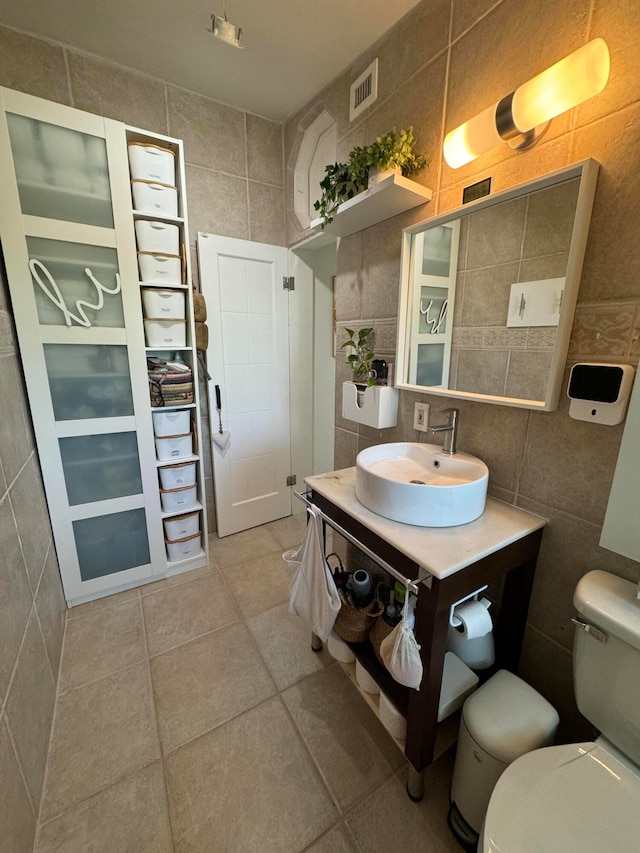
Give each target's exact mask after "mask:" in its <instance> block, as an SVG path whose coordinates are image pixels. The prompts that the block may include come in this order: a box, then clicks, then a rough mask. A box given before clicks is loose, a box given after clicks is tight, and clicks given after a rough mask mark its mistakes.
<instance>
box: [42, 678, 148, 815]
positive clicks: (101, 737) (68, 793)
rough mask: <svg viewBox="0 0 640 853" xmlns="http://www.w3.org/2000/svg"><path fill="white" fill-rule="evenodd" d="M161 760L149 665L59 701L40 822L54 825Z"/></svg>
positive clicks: (75, 692)
mask: <svg viewBox="0 0 640 853" xmlns="http://www.w3.org/2000/svg"><path fill="white" fill-rule="evenodd" d="M159 757H160V747H159V744H158V734H157V728H156V721H155V711H154V708H153V698H152V694H151V679H150V676H149V669H148V665H147V664H146V663H144V664H142V663H140V664H134V665H133V666H130V667H128V668H127V669H121V670H120V671H119V672H116V673H115V674H114V675H109V676H107V677H106V678H101V679H99V680H98V681H94V682H92V683H91V684H87V685H85V686H84V687H80V688H78V689H77V690H70V691H68V692H67V693H64V694H62V696H60V697H58V702H57V706H56V718H55V723H54V727H53V732H52V736H51V747H50V750H49V761H48V767H47V781H46V787H45V791H44V795H43V800H42V809H41V812H40V820H41V821H42V822H43V823H46V822H47V821H49V820H51V819H52V818H54V817H56V816H57V815H59V814H61V813H62V812H64V811H66V810H67V809H69V808H71V806H74V805H76V804H77V803H79V802H81V801H82V800H85V799H87V798H88V797H91V796H93V795H94V794H97V793H98V792H99V791H102V790H104V789H106V788H107V787H108V786H109V785H113V784H114V783H115V782H118V781H119V780H120V779H123V778H124V777H125V776H128V775H129V774H131V773H134V772H135V771H136V770H140V769H141V768H142V767H144V766H145V765H147V764H150V763H151V762H152V761H154V760H155V759H157V758H159Z"/></svg>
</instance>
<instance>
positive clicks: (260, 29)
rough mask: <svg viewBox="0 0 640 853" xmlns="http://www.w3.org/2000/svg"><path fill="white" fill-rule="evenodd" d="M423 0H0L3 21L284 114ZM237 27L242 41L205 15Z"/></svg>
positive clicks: (269, 113)
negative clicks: (230, 40)
mask: <svg viewBox="0 0 640 853" xmlns="http://www.w3.org/2000/svg"><path fill="white" fill-rule="evenodd" d="M418 2H420V0H393V2H389V0H267V2H265V0H226V4H225V3H224V2H223V0H106V2H96V0H93V2H92V0H20V2H16V0H0V23H2V24H5V25H6V26H8V27H13V28H14V29H18V30H22V31H23V32H26V33H31V34H33V35H37V36H45V37H47V38H51V39H55V40H56V41H60V42H63V43H65V44H67V45H70V46H71V47H75V48H79V49H80V50H84V51H87V52H89V53H93V54H96V55H98V56H102V57H104V58H105V59H109V60H111V61H113V62H117V63H119V64H121V65H125V66H127V67H129V68H135V69H137V70H139V71H144V72H145V73H147V74H150V75H152V76H153V77H159V78H161V79H163V80H166V81H168V82H170V83H175V84H177V85H178V86H183V87H185V88H187V89H191V90H193V91H195V92H199V93H201V94H203V95H208V96H209V97H211V98H215V99H216V100H218V101H223V102H225V103H227V104H232V105H233V106H236V107H240V108H241V109H244V110H247V111H249V112H253V113H257V114H258V115H262V116H265V117H267V118H271V119H273V120H275V121H283V120H284V119H285V118H287V116H289V115H290V114H291V113H292V112H295V111H296V110H297V109H299V108H300V107H302V106H303V105H304V104H305V103H306V102H307V101H308V100H309V99H310V98H312V97H313V95H314V94H315V93H316V92H318V91H319V90H320V89H322V88H323V87H324V86H325V85H326V84H327V83H329V82H330V81H331V80H332V79H333V78H334V77H336V76H337V75H338V74H339V73H340V72H341V71H342V70H344V69H345V68H346V67H347V66H348V65H349V64H350V62H351V61H352V60H354V59H355V58H356V57H357V56H358V55H359V54H360V53H361V52H362V51H363V50H364V49H365V48H367V47H368V46H369V45H370V44H372V43H373V42H374V41H375V40H376V39H377V38H378V37H379V36H381V35H382V34H383V33H385V32H386V31H387V30H388V29H389V28H390V27H391V26H393V24H394V23H395V22H396V21H398V20H399V19H400V18H401V17H403V16H404V15H405V14H406V13H407V12H408V11H409V10H410V9H411V8H412V7H413V6H416V5H417V4H418ZM225 5H226V12H227V17H228V19H229V21H230V22H232V23H233V24H235V25H237V26H240V27H242V31H243V33H242V40H241V41H242V43H243V44H244V46H245V50H237V49H235V48H233V47H230V46H229V45H227V44H224V43H223V42H221V41H219V40H218V39H216V38H214V37H213V36H212V35H211V33H210V32H207V28H210V26H211V21H210V16H211V14H212V13H213V12H215V13H216V14H217V15H221V14H222V13H223V9H224V6H225Z"/></svg>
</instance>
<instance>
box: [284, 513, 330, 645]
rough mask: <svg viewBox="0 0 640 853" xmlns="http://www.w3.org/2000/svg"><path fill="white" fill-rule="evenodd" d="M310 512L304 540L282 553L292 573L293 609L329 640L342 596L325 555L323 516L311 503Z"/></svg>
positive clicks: (315, 631) (290, 601)
mask: <svg viewBox="0 0 640 853" xmlns="http://www.w3.org/2000/svg"><path fill="white" fill-rule="evenodd" d="M307 512H308V513H309V518H308V524H307V531H306V533H305V537H304V539H303V540H302V544H301V545H300V547H299V548H298V549H297V550H295V549H294V550H292V551H285V552H284V554H283V555H282V559H283V560H284V561H285V563H286V564H287V566H288V567H289V571H290V573H291V575H292V577H291V585H290V587H289V589H290V597H289V613H293V614H296V615H298V616H300V618H301V619H304V621H305V622H306V623H307V625H308V626H309V628H311V630H312V631H313V633H314V634H317V636H318V637H320V639H321V640H323V641H324V642H326V641H327V639H328V638H329V634H330V633H331V631H332V630H333V625H334V622H335V621H336V616H337V615H338V611H339V610H340V596H339V595H338V589H337V587H336V585H335V582H334V580H333V575H332V574H331V570H330V569H329V565H328V563H327V561H326V559H325V556H324V550H323V547H322V532H321V521H320V516H319V515H318V514H317V513H316V512H315V511H314V510H313V509H312V508H311V507H307Z"/></svg>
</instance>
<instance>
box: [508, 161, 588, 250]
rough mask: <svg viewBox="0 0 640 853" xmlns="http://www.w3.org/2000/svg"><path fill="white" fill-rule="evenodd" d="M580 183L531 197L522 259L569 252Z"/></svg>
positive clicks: (562, 186)
mask: <svg viewBox="0 0 640 853" xmlns="http://www.w3.org/2000/svg"><path fill="white" fill-rule="evenodd" d="M578 189H579V180H578V179H577V178H574V179H573V180H572V181H565V183H563V184H558V185H557V186H555V187H551V188H550V189H548V190H542V191H540V192H537V193H533V194H532V195H531V196H529V199H528V205H527V227H526V229H525V235H524V242H523V247H522V256H523V257H524V258H533V257H536V256H537V255H540V254H542V253H544V254H545V255H551V254H555V253H558V252H568V251H569V249H570V247H571V235H572V233H573V222H574V220H575V213H576V204H577V201H578Z"/></svg>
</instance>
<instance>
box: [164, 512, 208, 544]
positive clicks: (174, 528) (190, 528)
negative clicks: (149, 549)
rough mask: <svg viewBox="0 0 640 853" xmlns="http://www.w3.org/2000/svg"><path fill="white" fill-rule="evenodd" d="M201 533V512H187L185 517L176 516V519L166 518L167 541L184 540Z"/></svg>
mask: <svg viewBox="0 0 640 853" xmlns="http://www.w3.org/2000/svg"><path fill="white" fill-rule="evenodd" d="M199 532H200V512H199V511H198V510H196V511H195V512H187V513H185V514H184V515H176V517H175V518H165V520H164V535H165V539H171V540H173V541H174V542H175V540H176V539H184V538H185V537H187V536H195V534H196V533H199Z"/></svg>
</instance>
